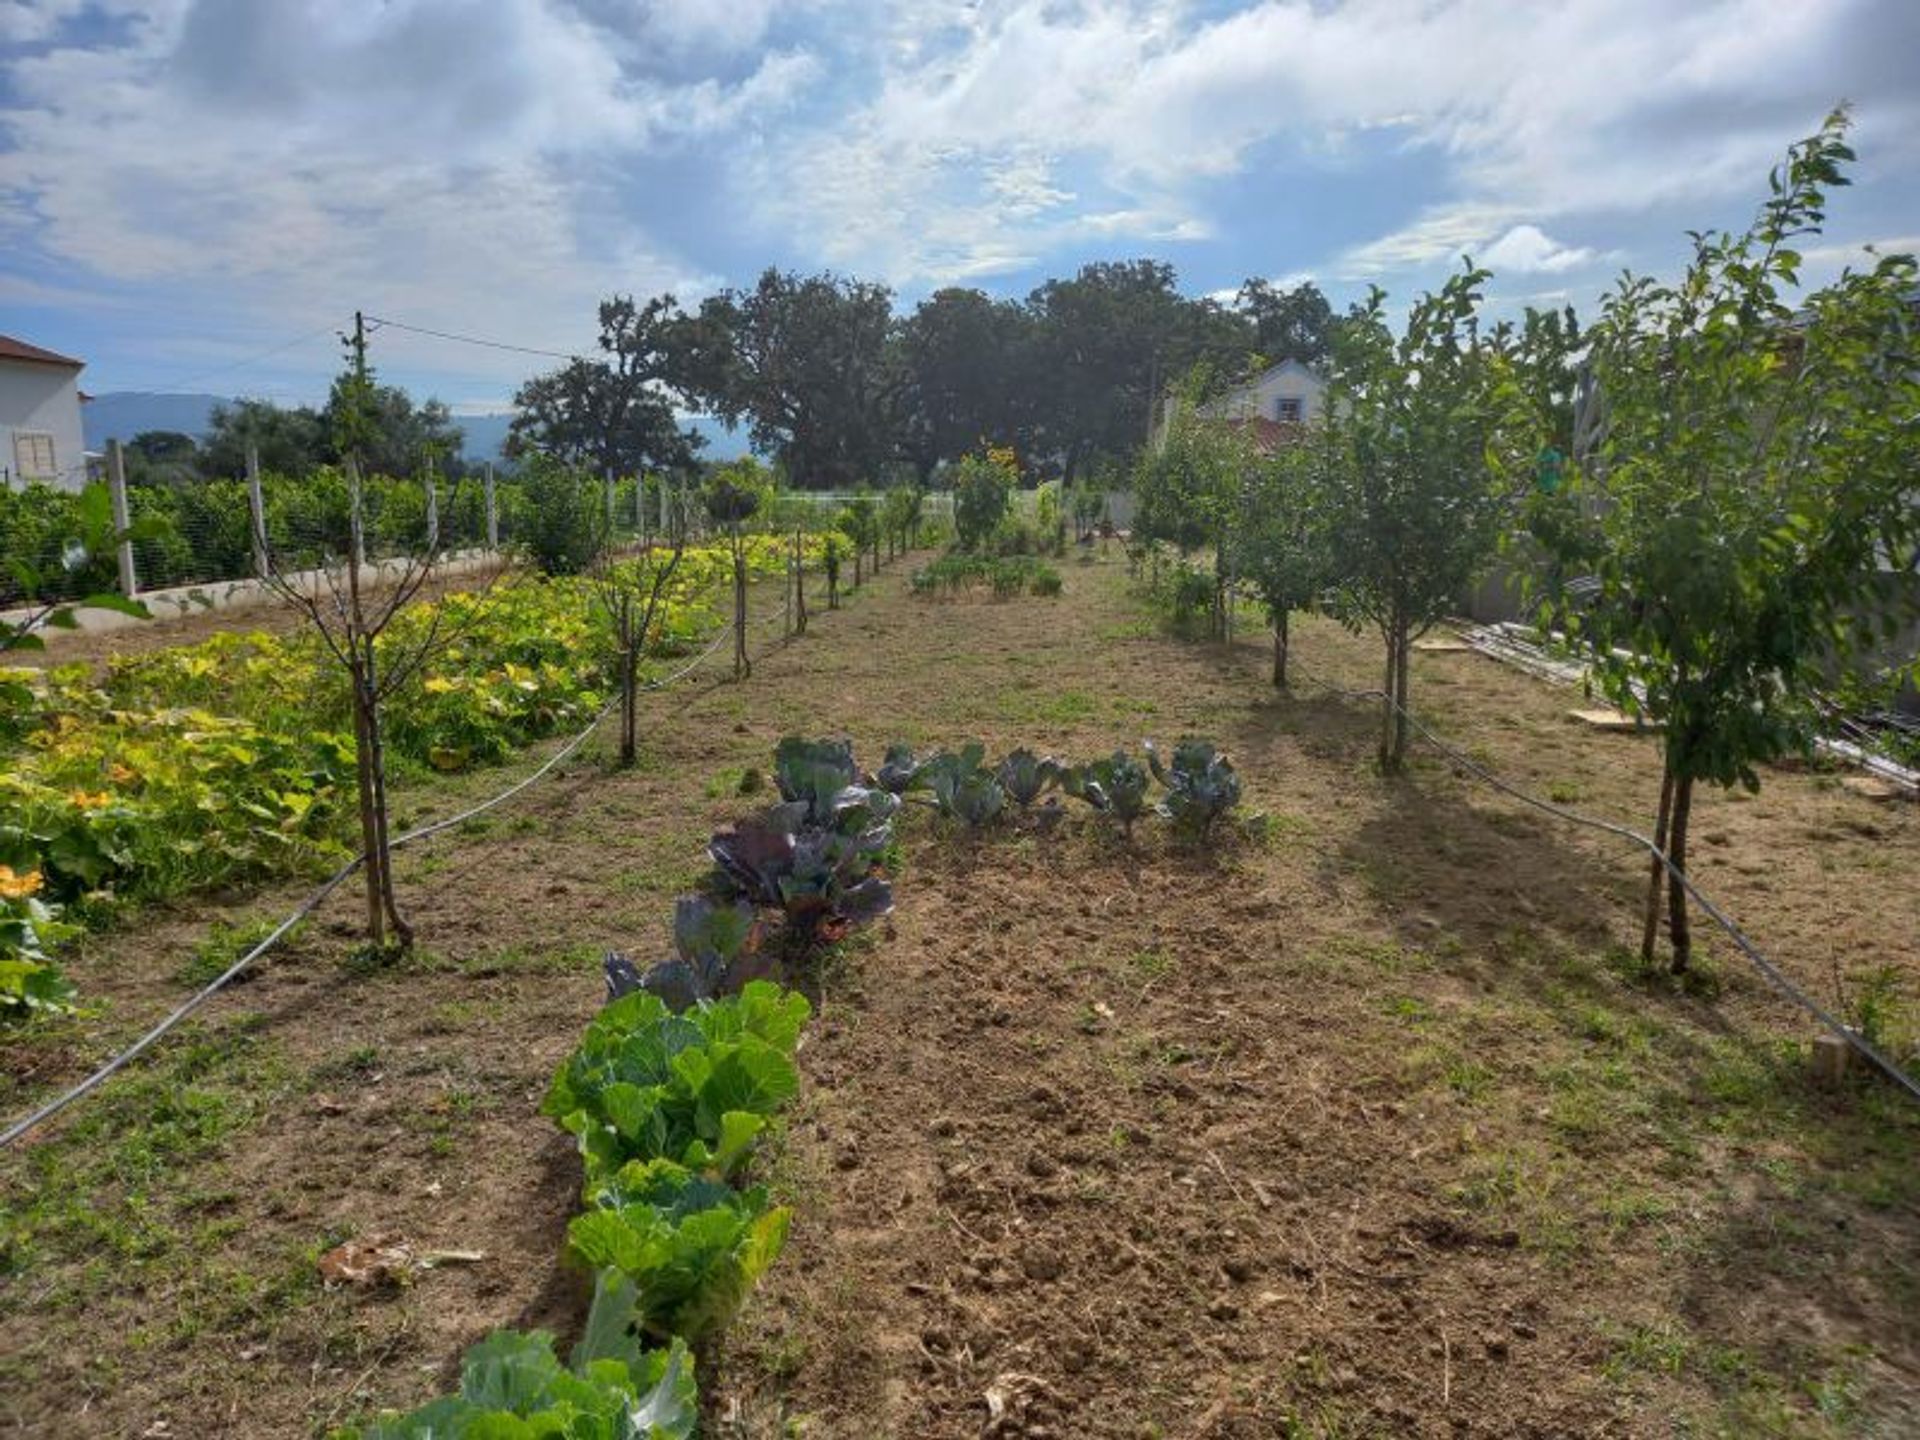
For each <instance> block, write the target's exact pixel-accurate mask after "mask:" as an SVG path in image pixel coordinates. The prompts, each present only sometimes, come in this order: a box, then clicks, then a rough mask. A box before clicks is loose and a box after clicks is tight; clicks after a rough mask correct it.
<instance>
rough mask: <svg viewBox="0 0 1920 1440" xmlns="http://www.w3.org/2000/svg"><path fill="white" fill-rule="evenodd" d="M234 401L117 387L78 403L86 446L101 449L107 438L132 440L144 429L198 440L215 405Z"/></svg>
mask: <svg viewBox="0 0 1920 1440" xmlns="http://www.w3.org/2000/svg"><path fill="white" fill-rule="evenodd" d="M232 403H233V402H232V401H231V400H229V399H228V398H227V397H226V396H224V395H148V394H143V393H140V392H138V391H132V390H116V391H115V392H113V393H112V394H110V395H96V396H94V397H93V398H92V399H91V400H89V401H87V403H86V404H84V405H82V406H81V407H80V423H81V424H82V425H83V426H84V427H85V429H86V432H87V448H88V449H89V450H104V449H106V448H107V441H109V440H119V441H122V442H125V441H128V440H131V439H132V438H133V437H134V436H136V435H138V434H140V433H142V432H143V431H146V430H175V431H178V432H179V433H180V434H182V435H191V436H193V438H194V439H196V440H198V439H199V438H200V437H201V436H202V435H205V434H206V433H207V418H208V417H209V416H210V415H212V414H213V407H214V406H216V405H230V404H232Z"/></svg>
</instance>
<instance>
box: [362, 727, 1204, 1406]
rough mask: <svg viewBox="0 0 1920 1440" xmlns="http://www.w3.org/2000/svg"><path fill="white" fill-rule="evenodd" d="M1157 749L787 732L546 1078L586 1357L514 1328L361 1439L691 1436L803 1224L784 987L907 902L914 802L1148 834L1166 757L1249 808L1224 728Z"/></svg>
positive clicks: (792, 1014)
mask: <svg viewBox="0 0 1920 1440" xmlns="http://www.w3.org/2000/svg"><path fill="white" fill-rule="evenodd" d="M1147 753H1148V767H1147V768H1143V767H1141V766H1140V765H1139V764H1138V763H1137V762H1134V761H1133V760H1131V759H1130V758H1129V757H1128V756H1126V755H1125V754H1124V753H1118V754H1116V755H1114V756H1113V757H1111V758H1110V759H1108V760H1103V761H1100V762H1097V763H1096V764H1094V765H1092V766H1087V767H1079V768H1073V767H1066V766H1062V765H1061V764H1060V763H1059V762H1057V761H1055V760H1052V759H1048V758H1042V757H1037V756H1035V755H1033V754H1032V752H1030V751H1027V750H1016V751H1014V752H1013V753H1012V754H1011V755H1009V756H1007V757H1006V758H1005V759H1004V760H1002V761H1001V762H1000V763H999V764H998V765H997V766H993V767H989V766H987V765H986V764H985V763H984V759H985V755H984V750H983V748H982V747H981V746H979V745H978V744H969V745H967V746H964V747H963V748H962V749H961V750H960V751H958V752H942V753H940V754H936V755H933V756H930V757H928V758H926V759H924V760H916V759H915V758H914V757H913V755H912V753H911V752H910V751H909V750H908V749H907V748H906V747H904V746H899V745H896V746H893V747H891V748H890V749H889V750H888V752H887V758H886V761H885V763H883V764H882V765H881V766H880V767H879V769H878V770H877V771H876V772H875V773H874V775H873V776H872V777H870V778H868V777H863V776H862V774H861V772H860V769H859V767H858V765H857V764H856V763H855V761H854V756H853V748H852V746H851V745H850V744H849V743H847V742H845V741H819V742H812V741H806V740H802V739H799V738H795V737H789V738H787V739H785V740H782V741H781V742H780V744H779V746H778V747H777V749H776V750H775V752H774V779H775V783H776V785H777V787H778V789H779V793H780V797H781V799H780V803H779V804H776V805H773V806H771V807H769V808H767V809H766V810H764V811H762V812H760V813H759V814H757V815H753V816H750V817H748V818H747V819H745V820H743V821H741V822H740V823H739V824H738V825H736V826H735V827H734V828H733V829H731V830H727V831H723V832H721V833H719V834H717V835H715V836H714V837H713V838H712V840H711V842H710V843H709V846H708V853H709V855H710V856H711V858H712V859H713V861H714V869H713V871H712V872H711V874H710V875H709V877H708V879H707V881H706V882H705V883H704V885H703V886H702V888H701V890H700V892H699V893H697V894H692V895H686V896H682V897H681V898H680V899H679V900H678V901H677V902H676V906H675V913H674V923H673V944H674V951H675V953H674V955H673V956H672V957H671V958H669V959H667V960H665V961H662V962H660V963H658V964H656V965H653V966H652V967H650V968H649V969H648V970H647V971H645V972H644V973H642V972H641V971H640V970H639V968H638V967H637V966H635V965H634V964H633V962H632V961H631V960H629V959H627V958H626V957H624V956H619V955H610V956H609V957H608V958H607V983H608V989H609V992H610V995H611V998H610V999H609V1001H608V1003H607V1005H606V1006H605V1007H604V1008H603V1009H602V1010H601V1012H600V1013H599V1015H598V1016H596V1017H595V1018H594V1020H593V1021H592V1023H591V1024H590V1025H589V1026H588V1027H587V1032H586V1034H585V1036H584V1037H583V1038H582V1040H581V1042H580V1044H579V1045H578V1046H577V1047H576V1048H575V1050H574V1051H573V1052H572V1053H571V1054H570V1055H569V1056H568V1057H567V1059H566V1060H565V1061H564V1062H563V1063H562V1064H561V1067H560V1070H559V1072H558V1074H556V1075H555V1077H554V1080H553V1083H552V1085H551V1087H550V1088H549V1090H548V1092H547V1097H546V1100H545V1103H544V1105H543V1109H544V1111H545V1113H546V1114H547V1115H548V1116H550V1117H551V1118H553V1119H554V1120H555V1121H556V1122H558V1124H559V1125H560V1126H561V1128H563V1129H564V1130H566V1131H567V1132H568V1133H569V1134H571V1135H573V1136H574V1137H575V1139H576V1141H577V1143H578V1147H579V1153H580V1157H581V1164H582V1169H583V1172H584V1181H583V1185H582V1192H581V1193H582V1205H583V1208H582V1210H581V1213H579V1214H578V1215H576V1216H575V1217H574V1218H573V1219H572V1220H571V1221H570V1222H569V1224H568V1226H567V1246H566V1248H567V1255H568V1257H569V1259H570V1260H572V1261H573V1262H574V1263H575V1264H578V1265H581V1266H584V1267H586V1268H587V1269H589V1270H590V1271H592V1273H593V1274H594V1277H595V1279H594V1299H593V1306H592V1309H591V1311H590V1312H589V1315H588V1318H587V1323H586V1327H585V1331H584V1333H583V1336H582V1338H581V1340H580V1342H579V1344H578V1345H577V1346H575V1348H574V1350H573V1351H572V1354H571V1357H570V1359H569V1361H568V1362H566V1363H564V1364H563V1363H562V1361H561V1360H560V1358H559V1356H558V1354H557V1352H556V1350H555V1347H554V1337H553V1336H552V1335H550V1334H548V1333H546V1332H544V1331H535V1332H532V1333H523V1332H519V1331H514V1330H500V1331H496V1332H494V1333H493V1334H491V1335H489V1336H488V1337H487V1338H486V1339H484V1340H482V1341H481V1342H479V1343H478V1344H477V1345H475V1346H473V1347H472V1348H471V1349H470V1350H469V1351H468V1352H467V1355H466V1357H465V1360H464V1362H463V1365H462V1370H461V1384H460V1390H459V1393H458V1394H456V1395H452V1396H446V1397H443V1398H440V1399H437V1400H434V1401H432V1402H430V1403H429V1404H427V1405H426V1406H424V1407H422V1408H420V1409H418V1410H415V1411H413V1412H411V1413H410V1414H406V1415H389V1416H386V1417H383V1418H381V1419H379V1420H377V1421H375V1422H373V1423H372V1424H371V1425H369V1426H367V1427H365V1428H362V1429H352V1428H350V1429H348V1430H347V1431H345V1432H343V1437H342V1440H425V1437H433V1436H443V1435H482V1434H484V1435H501V1436H508V1435H514V1436H519V1435H525V1436H535V1435H583V1436H584V1435H596V1436H606V1437H609V1440H614V1437H618V1440H683V1437H686V1436H690V1435H692V1434H693V1433H694V1429H695V1426H696V1424H697V1421H698V1394H697V1386H696V1383H695V1379H694V1376H693V1374H692V1361H691V1354H692V1351H693V1349H694V1348H697V1347H699V1346H700V1345H702V1344H704V1343H705V1342H706V1341H707V1340H709V1339H710V1338H711V1337H712V1336H713V1335H714V1334H715V1333H716V1332H717V1331H718V1330H719V1329H720V1328H721V1327H723V1326H724V1325H726V1324H727V1322H728V1321H729V1320H730V1319H731V1318H732V1317H733V1316H734V1314H735V1313H736V1312H737V1311H738V1309H739V1307H740V1305H741V1303H742V1302H743V1301H744V1300H745V1299H746V1297H747V1295H748V1294H749V1292H750V1291H751V1290H752V1288H753V1285H754V1284H755V1282H756V1281H757V1280H758V1279H759V1277H760V1276H761V1275H762V1274H763V1273H764V1272H765V1271H766V1269H767V1267H768V1266H769V1265H770V1264H772V1262H773V1261H774V1260H775V1259H776V1258H777V1257H778V1255H779V1253H780V1251H781V1249H782V1247H783V1245H784V1244H785V1241H786V1236H787V1230H788V1226H789V1224H790V1221H791V1218H792V1217H791V1212H790V1210H788V1209H787V1208H786V1207H784V1206H778V1205H775V1204H774V1203H773V1202H772V1199H771V1197H770V1196H769V1194H768V1191H767V1188H766V1187H765V1185H763V1184H755V1183H751V1177H752V1172H753V1170H754V1168H755V1167H754V1162H755V1160H756V1158H757V1156H758V1153H759V1148H760V1145H761V1142H762V1140H763V1139H764V1137H765V1136H766V1135H767V1133H768V1130H769V1127H770V1125H771V1123H772V1122H773V1120H774V1119H775V1118H776V1117H777V1115H778V1114H779V1112H780V1111H781V1109H782V1108H783V1107H784V1106H785V1105H786V1103H787V1102H788V1101H789V1100H790V1099H791V1098H792V1097H793V1095H794V1094H795V1093H796V1091H797V1090H798V1088H799V1077H798V1072H797V1070H796V1068H795V1065H794V1059H793V1057H794V1054H795V1051H796V1050H797V1048H798V1045H799V1040H800V1032H801V1028H802V1026H803V1025H804V1024H805V1023H806V1020H807V1018H808V1016H809V1015H810V1014H811V1006H810V1005H809V1003H808V1002H807V1000H806V998H805V996H803V995H801V994H798V993H796V992H795V991H793V990H790V989H787V988H785V985H784V984H783V983H779V982H793V981H796V980H801V981H804V980H805V979H806V978H808V977H809V976H810V974H811V972H812V970H813V967H814V966H815V965H816V963H817V960H818V957H819V955H820V954H821V952H822V950H823V948H824V947H825V946H828V945H831V944H833V943H835V942H837V941H838V940H840V939H841V938H842V937H844V936H845V935H846V934H847V933H848V932H849V931H850V930H851V929H852V928H853V927H855V926H857V925H860V924H864V923H866V922H869V921H872V920H874V919H877V918H879V917H880V916H882V915H885V914H886V913H888V912H889V911H890V910H891V909H892V908H893V889H892V885H891V882H890V881H889V879H888V878H887V866H888V863H889V860H890V857H891V856H892V853H893V848H894V839H895V834H894V829H895V822H896V819H897V817H898V815H899V813H900V811H901V807H902V804H903V803H904V800H905V799H907V798H913V797H917V796H920V795H922V794H924V795H925V796H926V797H927V800H926V803H928V804H929V805H931V806H932V807H933V808H935V809H936V810H938V811H939V812H940V813H941V814H943V815H946V816H949V817H951V818H953V819H955V820H957V821H959V822H960V823H962V824H964V825H966V826H967V827H969V828H976V827H981V826H985V825H988V824H989V823H991V822H992V821H993V820H994V819H995V818H996V817H998V816H1000V815H1001V814H1003V813H1004V812H1005V811H1006V809H1007V807H1008V805H1009V802H1011V804H1013V805H1014V806H1017V807H1019V808H1020V809H1021V810H1022V811H1026V810H1029V809H1030V808H1031V807H1032V806H1033V805H1034V804H1035V803H1036V802H1037V801H1038V800H1039V799H1040V798H1041V796H1042V795H1043V794H1044V793H1045V792H1046V791H1047V790H1048V789H1049V788H1051V787H1052V786H1054V785H1056V784H1057V785H1060V786H1062V787H1063V788H1064V789H1066V790H1067V792H1068V793H1070V794H1073V795H1077V796H1080V797H1082V798H1084V799H1085V800H1087V801H1088V803H1089V804H1091V805H1092V806H1093V807H1094V808H1095V809H1096V810H1099V811H1102V812H1105V813H1108V814H1111V815H1112V816H1113V817H1114V818H1115V819H1117V820H1118V821H1119V822H1120V823H1122V824H1123V825H1124V826H1126V827H1127V829H1128V830H1129V832H1130V831H1131V827H1132V824H1133V822H1134V821H1135V820H1136V819H1137V818H1139V816H1141V815H1142V814H1144V813H1145V812H1146V808H1147V807H1146V799H1147V794H1148V790H1149V784H1148V778H1147V777H1148V773H1149V769H1150V770H1151V772H1152V774H1154V775H1155V776H1157V777H1159V779H1160V780H1161V782H1162V784H1163V785H1164V786H1165V787H1166V797H1165V800H1164V801H1163V803H1162V805H1161V806H1160V810H1161V811H1162V813H1164V814H1165V815H1167V817H1168V818H1169V819H1170V820H1172V821H1173V823H1174V824H1175V826H1176V827H1177V829H1178V830H1179V831H1180V832H1181V833H1183V834H1187V835H1190V836H1193V837H1196V838H1199V837H1204V836H1205V835H1206V834H1207V833H1209V832H1210V831H1211V830H1212V828H1213V826H1214V825H1215V824H1216V823H1217V822H1218V821H1219V819H1220V818H1221V817H1222V816H1223V815H1224V814H1225V813H1226V812H1227V811H1228V810H1229V809H1230V808H1231V807H1232V806H1233V805H1234V804H1235V803H1237V801H1238V799H1239V795H1240V783H1239V780H1238V778H1237V777H1236V776H1235V775H1234V772H1233V767H1232V766H1231V764H1229V763H1228V761H1227V760H1226V758H1225V757H1224V756H1222V755H1219V754H1218V753H1217V752H1216V751H1215V750H1214V748H1213V747H1212V746H1211V745H1210V744H1208V743H1206V742H1205V741H1199V740H1187V741H1183V742H1181V744H1179V745H1178V746H1176V747H1175V749H1174V751H1173V753H1172V755H1171V756H1170V757H1169V758H1168V760H1167V761H1166V763H1164V764H1163V763H1162V760H1161V757H1160V755H1159V754H1158V752H1157V751H1155V750H1154V749H1153V747H1152V746H1151V745H1149V746H1148V750H1147ZM776 976H777V977H778V981H776V980H775V979H774V978H772V977H776ZM650 1347H651V1348H650Z"/></svg>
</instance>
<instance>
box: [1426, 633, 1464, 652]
mask: <svg viewBox="0 0 1920 1440" xmlns="http://www.w3.org/2000/svg"><path fill="white" fill-rule="evenodd" d="M1413 648H1414V649H1416V650H1418V651H1420V652H1421V653H1422V654H1424V655H1453V654H1457V653H1458V652H1460V651H1462V650H1471V649H1473V646H1471V645H1469V644H1467V642H1466V641H1464V640H1455V639H1454V638H1453V637H1452V636H1450V635H1429V636H1427V637H1425V638H1424V639H1421V640H1416V641H1414V642H1413Z"/></svg>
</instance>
